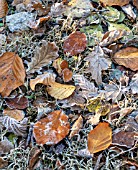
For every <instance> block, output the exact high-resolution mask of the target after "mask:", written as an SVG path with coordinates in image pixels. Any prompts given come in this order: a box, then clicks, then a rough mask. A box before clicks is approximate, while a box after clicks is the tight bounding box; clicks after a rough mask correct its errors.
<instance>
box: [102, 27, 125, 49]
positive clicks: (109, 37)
mask: <svg viewBox="0 0 138 170" xmlns="http://www.w3.org/2000/svg"><path fill="white" fill-rule="evenodd" d="M126 34H127V33H126V31H125V30H120V29H119V30H113V31H108V32H106V33H105V34H104V36H103V39H102V41H101V42H100V46H107V45H109V44H111V43H113V42H114V41H117V40H118V39H120V38H122V37H123V36H124V35H126Z"/></svg>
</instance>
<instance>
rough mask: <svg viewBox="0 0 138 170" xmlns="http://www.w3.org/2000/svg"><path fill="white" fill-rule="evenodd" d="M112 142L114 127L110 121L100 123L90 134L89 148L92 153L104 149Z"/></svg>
mask: <svg viewBox="0 0 138 170" xmlns="http://www.w3.org/2000/svg"><path fill="white" fill-rule="evenodd" d="M111 143H112V129H111V128H110V127H109V123H106V122H103V123H99V124H98V125H97V126H96V128H94V129H93V130H91V131H90V133H89V134H88V150H89V151H90V153H91V154H93V153H96V152H99V151H102V150H104V149H106V148H108V147H109V146H110V144H111Z"/></svg>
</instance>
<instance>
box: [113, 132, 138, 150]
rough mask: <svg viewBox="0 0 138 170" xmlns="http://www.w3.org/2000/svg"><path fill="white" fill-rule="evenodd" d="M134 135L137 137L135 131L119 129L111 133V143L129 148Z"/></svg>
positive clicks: (132, 142) (132, 143)
mask: <svg viewBox="0 0 138 170" xmlns="http://www.w3.org/2000/svg"><path fill="white" fill-rule="evenodd" d="M135 136H137V137H138V134H136V132H125V131H120V132H118V133H115V134H114V135H113V144H116V145H119V146H125V147H127V148H131V147H132V146H133V145H134V141H135Z"/></svg>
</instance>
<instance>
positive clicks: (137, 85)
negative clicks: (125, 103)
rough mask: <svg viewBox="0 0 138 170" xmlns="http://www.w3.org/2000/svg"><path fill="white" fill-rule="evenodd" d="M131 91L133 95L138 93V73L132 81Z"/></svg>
mask: <svg viewBox="0 0 138 170" xmlns="http://www.w3.org/2000/svg"><path fill="white" fill-rule="evenodd" d="M129 86H130V89H131V91H132V94H137V93H138V73H136V74H134V76H133V77H132V79H131V81H130V84H129Z"/></svg>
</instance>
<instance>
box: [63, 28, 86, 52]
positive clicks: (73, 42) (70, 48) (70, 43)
mask: <svg viewBox="0 0 138 170" xmlns="http://www.w3.org/2000/svg"><path fill="white" fill-rule="evenodd" d="M86 45H87V40H86V35H85V34H84V33H81V32H79V31H76V32H73V33H72V34H70V35H69V37H68V38H67V39H66V40H65V41H64V44H63V49H64V52H65V53H67V52H68V53H70V55H77V54H80V53H81V52H83V51H84V50H85V48H86Z"/></svg>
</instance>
